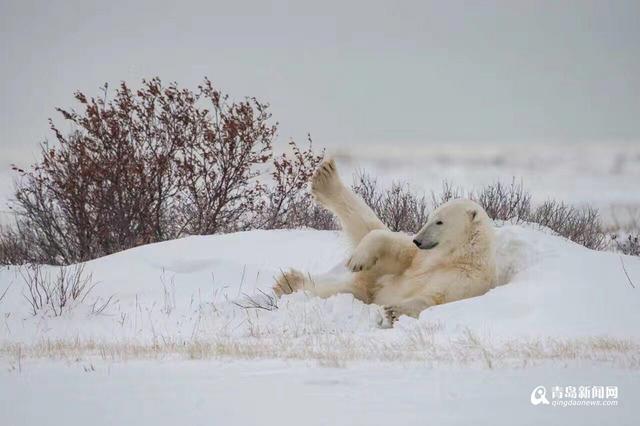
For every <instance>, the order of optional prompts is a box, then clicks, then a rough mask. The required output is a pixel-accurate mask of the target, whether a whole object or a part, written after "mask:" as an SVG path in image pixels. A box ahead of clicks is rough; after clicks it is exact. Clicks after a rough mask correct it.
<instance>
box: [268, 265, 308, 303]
mask: <svg viewBox="0 0 640 426" xmlns="http://www.w3.org/2000/svg"><path fill="white" fill-rule="evenodd" d="M302 289H304V275H303V274H302V272H300V271H296V270H295V269H291V270H289V271H287V272H283V273H282V274H280V276H279V277H278V278H277V279H276V283H275V285H274V286H273V292H274V293H275V294H276V296H277V297H280V296H282V295H283V294H291V293H293V292H295V291H298V290H302Z"/></svg>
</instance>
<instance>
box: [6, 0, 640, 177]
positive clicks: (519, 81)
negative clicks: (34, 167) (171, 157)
mask: <svg viewBox="0 0 640 426" xmlns="http://www.w3.org/2000/svg"><path fill="white" fill-rule="evenodd" d="M0 20H1V21H0V38H1V40H0V43H1V46H0V52H1V57H0V62H1V64H2V65H1V75H0V100H1V106H0V117H1V120H2V121H1V122H0V129H1V132H2V133H1V135H0V145H1V148H2V159H1V160H0V168H2V169H3V170H6V167H7V166H8V164H9V163H10V162H16V161H17V162H20V163H21V164H24V162H29V158H30V155H29V153H30V152H33V151H34V149H35V147H36V146H37V144H38V143H39V142H40V141H42V140H44V139H45V138H46V137H50V135H49V133H48V125H47V119H48V118H49V117H53V118H54V119H55V120H57V121H58V123H60V122H61V120H59V117H58V115H57V114H56V113H55V111H54V107H55V106H64V107H69V106H72V105H73V99H72V93H73V91H74V90H76V89H81V90H83V91H86V92H87V93H89V94H95V93H97V88H98V87H99V86H100V85H101V84H102V83H104V82H110V83H112V85H113V84H115V83H117V82H118V81H120V80H126V81H128V82H130V83H134V84H135V83H137V82H138V81H139V80H140V79H141V78H143V77H151V76H155V75H158V76H160V77H161V78H162V79H163V80H164V81H167V82H168V81H170V80H176V81H178V82H179V83H180V84H181V85H183V86H189V87H195V85H196V84H197V83H198V82H199V81H200V80H201V79H202V77H203V76H205V75H206V76H209V77H210V78H211V79H212V80H213V81H214V83H215V84H217V85H218V86H219V87H220V88H222V89H223V90H224V91H226V92H227V93H229V94H231V96H232V97H235V98H239V97H242V96H245V95H251V96H256V97H258V98H260V99H261V100H263V101H268V102H270V103H271V105H272V110H273V113H274V117H275V119H276V120H278V121H279V122H280V123H281V126H280V129H281V131H280V135H281V137H282V138H283V139H287V138H289V137H294V138H296V139H302V138H304V135H305V134H306V133H307V132H311V134H312V136H313V137H314V140H315V141H316V143H317V144H318V145H321V146H327V145H328V146H332V145H336V144H347V143H349V144H350V143H369V142H374V143H387V144H394V146H396V145H395V144H397V143H407V144H409V143H411V144H416V143H426V142H438V141H498V142H523V141H524V142H526V141H533V140H535V141H540V140H543V141H550V140H551V141H554V140H561V141H585V140H586V141H600V140H602V141H605V140H606V141H609V140H617V141H620V140H623V141H630V140H631V141H635V140H640V2H638V1H586V0H585V1H582V0H575V1H558V0H555V1H535V2H534V1H502V2H491V1H466V2H459V1H446V2H445V1H439V2H435V1H416V2H391V1H366V2H361V3H360V4H356V3H355V2H348V4H347V2H344V1H340V2H332V1H323V2H318V1H316V2H312V3H310V4H306V5H305V4H303V2H300V1H296V2H290V3H288V2H282V1H277V2H267V1H260V0H258V1H252V2H229V1H224V2H221V1H214V0H204V1H195V2H188V1H176V0H171V1H166V0H161V1H153V2H142V1H135V2H134V1H131V2H120V1H114V0H111V1H99V2H92V1H86V0H85V1H66V2H62V1H56V2H53V1H17V0H16V1H10V0H2V1H1V3H0ZM62 128H63V129H64V126H63V127H62Z"/></svg>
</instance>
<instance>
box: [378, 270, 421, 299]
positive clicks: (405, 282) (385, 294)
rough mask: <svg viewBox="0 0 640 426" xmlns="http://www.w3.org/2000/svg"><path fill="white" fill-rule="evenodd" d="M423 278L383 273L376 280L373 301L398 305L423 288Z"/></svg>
mask: <svg viewBox="0 0 640 426" xmlns="http://www.w3.org/2000/svg"><path fill="white" fill-rule="evenodd" d="M426 278H427V277H424V279H420V280H416V279H407V277H405V276H404V275H384V276H382V277H379V278H378V280H377V281H376V285H375V287H374V289H375V290H374V292H373V303H375V304H376V305H383V306H392V305H398V304H400V303H402V302H403V301H405V300H407V298H410V297H412V296H414V295H415V293H416V292H417V291H420V290H423V289H424V288H425V286H426V285H427V279H426Z"/></svg>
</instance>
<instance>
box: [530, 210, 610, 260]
mask: <svg viewBox="0 0 640 426" xmlns="http://www.w3.org/2000/svg"><path fill="white" fill-rule="evenodd" d="M528 221H529V222H534V223H538V224H540V225H542V226H546V227H547V228H549V229H551V230H553V231H555V232H557V233H558V234H559V235H562V236H563V237H565V238H568V239H570V240H571V241H574V242H576V243H578V244H581V245H583V246H585V247H587V248H590V249H594V250H603V249H604V248H606V247H607V235H606V233H605V232H604V230H603V227H602V224H601V222H600V218H599V214H598V210H597V209H595V208H593V207H583V208H576V207H572V206H569V205H567V204H564V203H562V202H558V201H546V202H544V203H543V204H542V205H540V206H539V207H538V208H537V209H535V210H534V211H533V212H532V213H531V214H530V215H529V217H528Z"/></svg>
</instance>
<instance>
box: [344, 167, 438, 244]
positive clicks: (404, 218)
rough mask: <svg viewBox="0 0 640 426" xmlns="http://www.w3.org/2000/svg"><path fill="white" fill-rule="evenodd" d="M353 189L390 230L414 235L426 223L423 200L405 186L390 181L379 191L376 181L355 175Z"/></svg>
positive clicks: (426, 210) (426, 211)
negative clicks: (387, 185)
mask: <svg viewBox="0 0 640 426" xmlns="http://www.w3.org/2000/svg"><path fill="white" fill-rule="evenodd" d="M353 190H354V192H355V193H356V194H358V195H360V196H361V197H362V199H363V200H364V201H365V203H367V205H369V207H371V209H372V210H373V211H374V212H375V213H376V215H377V216H378V217H379V218H380V220H382V222H384V223H385V224H386V225H387V226H388V227H389V229H391V230H392V231H405V232H417V231H418V230H419V229H420V228H421V227H422V225H424V223H425V222H426V221H427V215H428V203H427V200H426V197H425V196H424V195H422V196H420V195H416V194H415V193H413V192H412V191H411V188H410V187H409V185H408V184H406V183H400V182H393V183H392V184H391V187H390V188H387V189H382V188H381V187H380V186H379V184H378V181H377V179H375V178H373V177H371V176H370V175H368V174H366V173H359V174H358V175H356V182H355V183H354V185H353Z"/></svg>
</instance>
